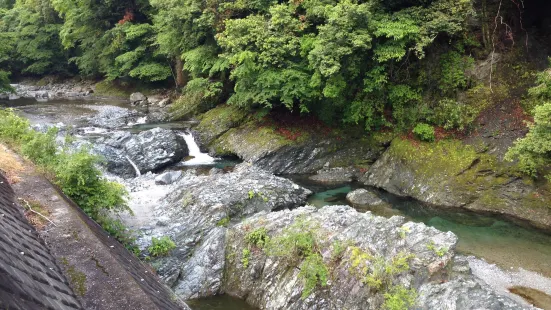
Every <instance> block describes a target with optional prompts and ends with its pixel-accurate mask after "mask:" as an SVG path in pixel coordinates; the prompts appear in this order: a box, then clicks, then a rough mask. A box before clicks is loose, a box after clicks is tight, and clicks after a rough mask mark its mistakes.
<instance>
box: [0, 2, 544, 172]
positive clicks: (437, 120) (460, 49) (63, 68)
mask: <svg viewBox="0 0 551 310" xmlns="http://www.w3.org/2000/svg"><path fill="white" fill-rule="evenodd" d="M544 8H549V4H547V3H546V2H545V1H537V0H532V1H529V0H525V1H523V0H500V1H497V0H479V1H470V0H413V1H407V0H391V1H388V0H292V1H288V2H283V1H274V0H272V1H268V0H205V1H203V0H122V1H114V0H0V41H1V42H2V44H0V92H1V91H10V86H9V81H10V79H12V80H17V79H20V78H22V77H28V76H35V77H40V76H45V75H56V76H61V77H75V76H78V77H82V78H85V79H93V80H97V81H99V80H105V81H108V82H111V83H114V84H120V85H129V84H136V83H145V84H152V85H156V86H157V87H166V88H176V89H178V91H179V92H181V96H180V97H179V99H177V101H176V103H175V104H174V106H173V113H174V116H175V117H176V118H183V117H185V116H187V115H189V114H190V113H193V112H194V111H196V110H197V109H199V108H201V109H203V110H204V109H205V108H206V109H208V108H212V107H214V106H216V105H219V104H228V105H235V106H238V107H240V108H243V109H251V110H255V111H258V110H260V111H266V113H267V112H269V111H271V110H272V111H273V110H278V111H281V110H283V111H288V113H294V114H299V115H313V116H315V117H317V118H318V119H320V120H322V121H323V122H325V123H327V124H330V125H331V126H344V127H347V126H348V127H347V128H353V129H351V130H358V128H361V129H359V130H363V131H365V132H371V131H381V130H382V131H388V130H390V131H400V132H407V131H411V130H413V133H414V134H415V135H416V136H417V137H418V138H419V139H420V140H425V141H432V140H434V139H435V136H437V135H438V133H439V132H442V131H444V132H452V133H455V134H458V135H461V134H465V133H467V134H468V133H469V130H470V129H471V128H472V124H473V122H474V120H475V119H476V118H477V117H478V116H479V115H480V114H481V113H482V112H483V111H485V110H486V109H488V108H490V107H492V106H494V105H496V104H499V103H500V102H503V101H504V100H507V98H512V97H515V98H520V99H519V100H521V104H522V109H523V113H525V114H526V115H527V119H528V120H529V128H530V132H529V133H528V135H527V136H526V138H524V139H522V140H519V142H517V143H516V144H515V146H513V147H512V148H511V150H510V152H509V153H508V154H507V158H508V159H511V160H515V159H519V160H520V164H521V167H522V170H523V171H524V172H525V173H527V174H530V175H532V176H534V177H538V176H544V175H546V174H547V173H548V169H549V164H550V162H551V104H550V103H548V100H550V98H551V76H550V74H549V72H548V71H545V70H546V68H547V55H548V49H549V48H548V46H547V45H548V43H547V42H546V41H548V40H547V39H546V37H547V36H548V34H549V33H550V32H551V26H550V25H551V22H550V21H549V17H548V16H545V14H544V13H542V12H545V11H546V10H545V9H544ZM547 38H548V37H547ZM498 60H499V62H498ZM484 61H485V63H486V65H487V69H488V70H483V69H484V67H482V66H481V65H479V64H480V63H482V64H484ZM488 64H489V65H488Z"/></svg>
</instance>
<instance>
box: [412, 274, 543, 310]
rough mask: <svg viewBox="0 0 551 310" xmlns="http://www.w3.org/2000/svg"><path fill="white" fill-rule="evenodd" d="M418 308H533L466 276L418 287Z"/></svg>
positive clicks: (510, 309)
mask: <svg viewBox="0 0 551 310" xmlns="http://www.w3.org/2000/svg"><path fill="white" fill-rule="evenodd" d="M418 302H419V305H420V307H419V309H426V310H429V309H430V310H432V309H450V310H464V309H473V310H474V309H488V310H502V309H503V310H513V309H533V308H532V307H525V306H523V305H521V304H519V303H518V302H516V301H514V300H512V299H510V298H508V297H505V296H501V295H498V294H496V293H495V292H493V291H492V290H491V289H490V288H489V287H487V286H486V285H483V284H481V283H479V281H477V280H476V279H475V278H474V277H472V276H466V277H459V278H456V279H452V280H451V281H448V282H445V283H427V284H424V285H423V286H421V288H420V289H419V299H418Z"/></svg>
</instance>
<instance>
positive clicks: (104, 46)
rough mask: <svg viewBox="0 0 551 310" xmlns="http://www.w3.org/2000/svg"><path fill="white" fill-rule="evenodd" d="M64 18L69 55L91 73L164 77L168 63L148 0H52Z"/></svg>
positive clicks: (152, 78) (112, 76)
mask: <svg viewBox="0 0 551 310" xmlns="http://www.w3.org/2000/svg"><path fill="white" fill-rule="evenodd" d="M52 3H53V5H54V7H55V9H56V10H57V11H58V12H59V13H60V14H61V16H62V17H63V19H64V24H63V26H62V27H61V30H60V36H61V41H62V43H63V46H64V47H65V48H66V49H71V50H72V52H73V54H74V55H75V56H74V57H72V58H71V59H70V60H71V61H72V62H74V63H75V64H76V65H77V66H78V68H79V69H80V72H81V74H83V75H88V76H98V75H104V76H106V77H107V78H108V79H116V78H123V77H132V78H136V79H141V80H145V81H159V80H165V79H167V78H168V77H169V76H170V68H169V67H168V65H167V64H166V62H165V61H164V59H163V58H162V57H160V56H159V54H158V52H157V50H156V48H155V47H154V46H153V45H152V43H153V41H154V38H155V34H154V30H153V28H152V25H151V24H150V23H149V19H150V15H151V14H152V11H151V6H150V5H149V2H148V1H147V0H136V1H134V0H125V1H110V0H101V1H91V0H76V1H73V0H52Z"/></svg>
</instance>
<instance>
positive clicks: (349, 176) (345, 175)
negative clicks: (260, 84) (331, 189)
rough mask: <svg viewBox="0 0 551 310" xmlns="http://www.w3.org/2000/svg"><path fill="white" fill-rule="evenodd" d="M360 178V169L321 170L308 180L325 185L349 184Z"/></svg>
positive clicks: (337, 168) (338, 168)
mask: <svg viewBox="0 0 551 310" xmlns="http://www.w3.org/2000/svg"><path fill="white" fill-rule="evenodd" d="M360 176H361V172H360V169H358V168H355V167H335V168H323V169H321V170H319V171H318V172H316V174H315V175H313V176H311V177H310V180H312V181H316V182H320V183H326V184H339V183H340V184H342V183H350V182H353V181H356V180H358V178H359V177H360Z"/></svg>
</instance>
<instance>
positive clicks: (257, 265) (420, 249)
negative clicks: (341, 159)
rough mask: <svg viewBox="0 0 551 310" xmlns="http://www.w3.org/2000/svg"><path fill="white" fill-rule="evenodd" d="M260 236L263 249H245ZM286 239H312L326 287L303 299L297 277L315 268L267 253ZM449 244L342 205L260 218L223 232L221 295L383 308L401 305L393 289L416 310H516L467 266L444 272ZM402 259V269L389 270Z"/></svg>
mask: <svg viewBox="0 0 551 310" xmlns="http://www.w3.org/2000/svg"><path fill="white" fill-rule="evenodd" d="M297 224H298V225H297ZM261 230H263V231H264V232H265V236H266V237H265V238H264V241H263V243H260V245H259V243H256V244H255V243H254V241H253V242H251V240H256V239H253V238H252V237H250V236H251V234H253V233H255V232H258V231H261ZM282 236H283V237H282ZM289 236H291V237H290V238H293V237H292V236H295V237H294V238H299V239H297V240H303V241H302V242H305V241H304V240H308V238H309V237H308V236H313V239H314V240H315V241H314V244H315V245H314V248H313V251H315V252H317V253H319V255H320V257H321V259H322V261H323V265H324V266H325V268H326V270H327V273H328V274H327V275H326V276H327V282H326V283H325V285H323V284H322V281H319V280H318V278H315V274H314V281H317V285H316V286H315V288H314V289H313V290H312V293H311V294H310V295H308V296H304V295H303V292H304V289H305V283H306V282H305V279H306V277H304V276H303V275H304V274H308V272H312V271H315V270H319V266H320V265H319V263H318V267H316V268H314V269H312V268H313V267H312V265H309V264H308V262H307V260H306V259H304V257H301V255H303V254H301V253H303V252H300V251H297V253H295V254H291V255H297V257H289V256H287V255H284V253H281V252H280V253H279V254H270V253H278V252H277V249H278V248H281V247H282V248H283V249H287V248H286V246H288V244H289V242H286V241H285V240H286V239H285V238H289ZM296 236H299V237H296ZM291 240H293V239H291ZM456 242H457V238H456V237H455V235H453V234H452V233H450V232H447V233H444V232H441V231H438V230H436V229H435V228H431V227H427V226H425V225H424V224H420V223H412V222H406V221H405V219H404V218H403V217H398V216H396V217H392V218H390V219H386V218H382V217H378V216H373V215H372V214H371V213H369V212H368V213H358V212H357V211H356V210H354V209H352V208H351V207H348V206H328V207H324V208H322V209H316V208H314V207H303V208H299V209H295V210H293V211H288V210H286V211H279V212H272V213H260V214H257V215H255V216H252V217H250V218H248V219H246V220H244V221H243V222H242V223H239V224H238V225H235V226H233V227H231V228H229V231H228V237H227V241H226V264H225V273H224V274H225V278H224V285H223V290H224V292H226V293H228V294H231V295H233V296H237V297H241V298H244V299H246V301H247V302H248V303H249V304H251V305H253V306H256V307H259V308H260V309H382V308H383V307H384V304H385V302H386V300H388V299H391V298H394V301H396V300H405V298H406V297H405V296H406V295H401V294H398V293H397V292H398V291H399V289H398V288H401V289H403V290H402V291H401V292H402V293H403V292H405V291H407V290H410V289H413V290H415V291H417V292H418V294H417V295H418V298H417V300H416V308H418V309H475V308H477V306H481V307H482V308H485V309H522V308H523V307H522V306H521V305H519V304H517V303H516V302H514V301H513V300H510V299H509V298H506V297H502V296H497V295H496V294H495V293H493V292H492V291H491V290H490V289H489V288H488V287H484V286H482V285H480V284H478V283H477V282H476V280H475V279H474V278H473V277H472V276H471V275H470V273H469V271H468V267H467V269H466V270H465V272H464V273H463V274H461V275H457V274H455V273H449V272H448V271H447V268H448V267H449V266H453V257H454V255H455V253H454V249H455V245H456ZM273 248H275V249H276V251H273ZM271 249H272V250H271ZM303 249H304V248H303ZM291 252H292V250H291ZM402 259H403V260H402ZM401 260H402V262H404V261H405V262H407V263H405V264H402V265H401V266H402V267H401V268H399V269H400V270H397V269H393V268H397V265H400V264H399V263H397V262H398V261H401ZM393 270H394V271H393ZM302 271H305V273H302ZM378 281H380V282H378ZM378 283H379V284H378ZM380 283H382V284H380ZM385 294H388V295H385ZM412 295H413V296H415V294H412ZM412 298H414V297H412ZM485 306H487V307H488V308H486V307H485Z"/></svg>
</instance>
